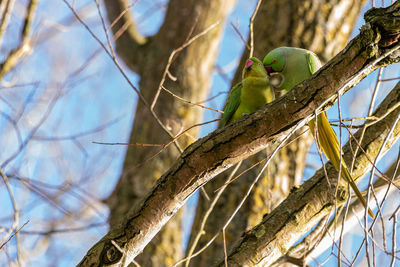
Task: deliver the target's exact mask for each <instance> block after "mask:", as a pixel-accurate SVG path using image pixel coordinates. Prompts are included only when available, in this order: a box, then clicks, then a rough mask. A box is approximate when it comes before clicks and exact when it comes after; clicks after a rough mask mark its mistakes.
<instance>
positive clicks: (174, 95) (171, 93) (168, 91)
mask: <svg viewBox="0 0 400 267" xmlns="http://www.w3.org/2000/svg"><path fill="white" fill-rule="evenodd" d="M161 87H162V89H163V90H164V91H166V92H167V93H169V94H170V95H172V96H173V97H176V98H177V99H179V100H181V101H183V102H185V103H188V104H190V105H193V106H198V107H201V108H204V109H209V110H212V111H216V112H219V113H222V114H223V113H224V112H223V111H221V110H218V109H215V108H210V107H206V106H203V105H201V104H197V103H193V102H192V101H189V100H186V99H184V98H183V97H180V96H178V95H176V94H174V93H173V92H171V91H170V90H168V89H167V88H165V87H164V85H162V86H161Z"/></svg>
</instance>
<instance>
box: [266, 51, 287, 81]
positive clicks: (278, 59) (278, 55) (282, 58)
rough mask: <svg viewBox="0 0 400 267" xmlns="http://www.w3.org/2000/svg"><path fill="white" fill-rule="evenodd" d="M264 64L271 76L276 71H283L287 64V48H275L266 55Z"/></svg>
mask: <svg viewBox="0 0 400 267" xmlns="http://www.w3.org/2000/svg"><path fill="white" fill-rule="evenodd" d="M263 64H264V68H265V70H266V71H267V73H268V75H269V76H271V74H273V73H274V72H282V71H283V69H284V67H285V64H286V53H285V50H284V49H282V48H275V49H274V50H272V51H271V52H269V53H268V54H267V55H266V56H265V58H264V60H263Z"/></svg>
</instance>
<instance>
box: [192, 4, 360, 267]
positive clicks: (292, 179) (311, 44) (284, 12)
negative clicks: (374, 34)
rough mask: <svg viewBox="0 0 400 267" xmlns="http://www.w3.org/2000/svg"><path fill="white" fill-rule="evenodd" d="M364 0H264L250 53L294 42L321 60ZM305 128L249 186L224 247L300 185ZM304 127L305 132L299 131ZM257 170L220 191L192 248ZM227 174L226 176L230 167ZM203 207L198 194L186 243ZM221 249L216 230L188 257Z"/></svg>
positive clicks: (205, 261) (344, 36)
mask: <svg viewBox="0 0 400 267" xmlns="http://www.w3.org/2000/svg"><path fill="white" fill-rule="evenodd" d="M364 2H365V1H362V0H342V1H332V0H327V1H313V0H311V1H297V0H284V1H282V0H279V1H278V0H277V1H263V2H262V4H261V6H260V9H259V11H258V13H257V16H256V19H255V22H254V44H255V47H254V55H255V56H257V57H259V58H260V59H262V58H263V57H264V56H265V54H266V53H267V52H268V51H270V50H271V49H273V48H275V47H280V46H295V47H302V48H306V49H309V50H312V51H314V52H316V53H317V54H318V55H319V56H320V57H321V59H323V60H324V61H326V60H328V59H330V58H331V57H332V56H334V55H335V54H337V53H338V52H339V51H340V50H341V49H343V47H344V46H345V45H346V43H347V41H348V38H349V35H350V33H351V29H352V28H353V26H354V23H355V21H356V19H357V17H358V15H359V12H360V9H361V7H362V5H363V4H364ZM248 56H249V52H248V50H245V51H244V53H243V55H242V58H241V65H240V66H243V64H244V62H245V60H246V59H247V58H248ZM240 75H241V68H238V71H237V72H236V74H235V78H234V79H233V82H232V84H236V82H238V80H239V79H240ZM307 129H308V128H307V127H305V128H303V129H300V130H299V131H298V133H296V134H295V136H294V137H293V138H292V140H291V141H290V142H288V143H289V144H288V145H286V146H285V147H283V148H282V149H281V150H280V151H279V152H278V154H277V155H276V156H275V157H274V158H273V160H272V161H271V162H270V165H269V167H268V169H267V171H266V173H265V176H264V178H263V179H262V180H260V182H259V183H258V184H257V186H256V187H255V188H254V190H253V192H252V194H251V195H250V196H249V198H248V200H247V201H246V203H245V204H244V206H243V208H242V209H241V210H240V211H239V213H238V214H237V216H236V217H235V219H234V220H233V221H232V223H231V225H230V226H229V227H228V228H227V230H226V231H225V232H226V238H225V241H226V243H227V244H226V245H227V247H228V249H229V247H230V246H231V245H232V242H233V241H234V240H236V239H237V237H239V236H240V235H241V233H242V232H244V231H246V230H248V229H251V228H252V227H254V226H255V225H256V224H257V223H259V222H260V221H261V219H262V216H263V214H265V213H268V212H270V211H272V210H273V209H274V208H275V207H276V206H277V205H278V204H279V203H280V202H281V201H282V200H283V199H284V198H286V196H287V195H288V194H289V192H290V189H291V188H292V187H293V186H296V185H299V184H300V181H301V178H302V176H303V171H304V167H305V162H306V155H307V151H308V148H309V146H310V145H311V144H312V142H313V138H312V136H311V134H310V133H309V132H308V131H307ZM305 131H307V132H306V133H304V132H305ZM265 157H266V155H265V153H260V155H258V156H257V157H253V158H252V159H251V160H247V161H245V162H244V163H243V164H242V167H241V170H240V171H239V173H240V172H241V171H243V170H245V169H247V168H249V167H250V166H251V165H253V164H254V163H255V162H257V161H259V160H261V159H263V158H265ZM259 171H260V168H254V169H252V170H251V171H249V172H247V173H246V174H244V175H243V176H242V177H241V178H240V179H239V180H237V181H236V182H234V183H232V184H231V185H230V186H229V187H228V188H227V189H226V190H225V192H224V194H223V195H222V196H221V200H220V201H219V203H218V205H216V206H215V208H214V211H213V213H212V215H211V216H210V218H209V219H208V223H207V224H206V227H205V229H204V230H205V234H204V236H203V237H202V239H201V240H200V242H199V243H198V245H197V248H200V247H202V246H204V245H205V244H206V243H207V242H208V241H209V239H210V238H212V237H213V236H214V235H215V234H216V233H217V232H218V231H219V230H220V228H221V227H222V226H223V225H224V224H225V222H226V220H227V218H228V217H229V216H230V215H231V214H232V212H233V210H234V209H235V208H236V206H237V205H238V203H239V202H240V200H241V198H242V197H243V195H244V194H245V191H246V190H247V188H248V186H249V184H250V183H251V181H253V179H254V178H255V177H256V176H257V174H258V172H259ZM226 175H229V172H227V173H226V174H225V176H226ZM225 180H226V178H223V177H218V182H213V183H209V184H207V185H206V186H205V188H206V191H207V192H208V194H209V195H213V193H214V192H215V190H216V189H217V188H219V187H220V186H221V183H223V181H225ZM208 207H209V201H208V200H206V199H205V198H204V197H203V196H200V198H199V204H198V206H197V209H196V217H195V220H194V224H193V228H192V234H191V238H190V242H189V246H190V244H192V243H193V239H194V237H195V236H196V235H197V233H198V229H199V228H200V224H201V220H202V218H203V216H204V213H205V212H206V210H207V209H208ZM222 254H223V239H222V235H221V236H220V237H219V238H218V239H216V240H215V241H214V243H213V244H212V245H211V246H209V248H208V249H206V250H205V251H204V252H203V253H202V254H200V255H199V256H197V257H196V258H194V259H192V260H191V262H192V263H193V266H211V265H212V264H215V262H216V260H217V259H218V258H220V256H221V255H222Z"/></svg>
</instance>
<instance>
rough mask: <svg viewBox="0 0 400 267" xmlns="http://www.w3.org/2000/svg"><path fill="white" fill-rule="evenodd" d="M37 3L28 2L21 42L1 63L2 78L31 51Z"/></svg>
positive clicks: (0, 75)
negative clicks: (32, 29)
mask: <svg viewBox="0 0 400 267" xmlns="http://www.w3.org/2000/svg"><path fill="white" fill-rule="evenodd" d="M36 5H37V0H30V2H29V4H28V8H27V9H28V10H27V13H26V17H25V21H24V25H23V28H22V31H21V42H20V44H19V45H18V47H17V48H15V49H13V50H11V51H10V53H9V54H8V55H7V57H6V59H5V60H4V61H3V62H2V63H0V80H1V79H2V78H3V76H4V75H5V74H7V73H8V72H9V71H10V70H12V69H13V68H14V67H15V65H17V63H18V62H19V60H20V59H21V58H22V57H23V56H24V55H26V54H27V53H28V52H30V50H31V47H30V38H29V35H30V32H31V25H32V21H33V17H34V14H35V9H36Z"/></svg>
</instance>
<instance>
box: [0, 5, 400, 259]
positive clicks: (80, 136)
mask: <svg viewBox="0 0 400 267" xmlns="http://www.w3.org/2000/svg"><path fill="white" fill-rule="evenodd" d="M26 2H27V1H26V0H19V1H17V2H16V4H15V13H13V14H12V16H11V18H10V27H9V29H8V30H7V32H6V33H5V37H4V39H3V44H2V46H1V48H0V60H3V59H4V57H5V55H6V54H7V52H8V51H9V49H10V48H12V47H14V46H15V45H16V44H17V41H18V35H17V34H16V33H18V32H19V29H20V27H21V17H23V16H24V14H25V13H24V12H25V9H24V7H25V6H26ZM376 2H377V3H376V4H377V6H378V7H379V5H382V2H381V1H379V3H378V1H376ZM386 2H387V5H389V4H390V3H389V2H388V1H386ZM166 4H167V1H161V0H159V1H145V0H142V1H138V2H137V4H136V5H135V6H134V7H133V8H132V9H131V10H132V13H133V17H134V18H135V21H136V22H137V26H138V28H139V29H140V32H141V33H143V34H146V35H152V34H154V33H156V32H157V30H158V28H159V26H160V25H161V23H162V22H163V16H164V13H165V8H166ZM255 4H256V1H254V0H252V1H250V0H238V1H237V5H236V7H235V9H234V10H233V12H232V13H231V15H230V16H229V18H228V20H227V23H226V28H225V32H224V37H223V41H222V44H221V47H220V52H219V55H218V62H217V64H218V65H219V66H221V67H222V69H223V70H224V72H225V73H224V75H220V74H218V73H217V71H215V72H214V75H213V77H212V90H211V93H210V97H212V96H216V95H219V96H218V97H216V98H213V100H212V101H210V102H208V103H207V106H210V107H213V108H218V109H222V108H223V105H224V101H225V99H226V96H227V92H228V91H229V87H230V83H229V80H230V79H231V78H232V77H233V74H234V72H235V71H236V68H237V66H238V62H239V59H240V57H241V53H242V51H243V49H244V44H243V42H242V41H241V39H240V38H239V36H238V34H237V33H236V32H235V31H234V29H233V27H232V26H230V23H233V24H234V25H235V26H236V27H237V28H238V29H239V31H240V32H241V34H242V35H243V36H247V35H248V30H249V18H250V16H251V14H252V12H253V10H254V7H255ZM73 6H74V8H75V9H76V10H78V12H79V14H80V15H81V17H82V18H83V19H84V20H85V22H86V23H87V24H88V25H89V27H90V29H91V30H92V31H93V32H94V33H95V34H96V36H97V37H99V38H100V40H102V42H104V43H105V40H106V39H105V35H104V31H103V28H102V26H101V21H100V17H99V13H98V11H97V9H96V6H95V4H94V1H89V0H84V1H74V2H73ZM370 7H371V1H369V3H368V4H367V5H366V6H365V7H364V9H363V12H362V14H363V13H364V12H365V11H366V10H368V9H369V8H370ZM101 13H102V14H103V15H104V16H105V10H104V9H103V7H102V9H101ZM363 24H364V20H363V18H362V15H361V16H360V17H359V19H358V22H357V24H356V27H355V28H354V30H353V34H352V37H354V36H355V35H357V34H358V33H359V29H360V27H361V26H362V25H363ZM33 33H34V35H33V39H34V41H35V43H36V45H35V47H34V49H33V50H32V52H31V54H29V55H28V56H27V57H25V58H24V59H23V61H22V62H21V63H20V64H19V65H18V67H17V68H16V69H15V70H13V71H12V72H10V73H9V74H8V75H7V76H6V77H5V78H4V79H3V81H2V83H1V84H0V115H1V116H0V132H1V133H2V134H1V136H0V147H1V148H3V149H2V152H3V153H0V166H1V169H2V170H3V171H4V172H5V173H7V174H16V176H18V177H19V178H18V179H17V178H16V177H14V176H12V175H11V176H10V177H9V178H10V184H11V186H12V190H13V194H14V196H15V197H16V200H17V203H18V208H19V209H20V211H21V213H20V223H19V224H20V225H22V224H24V223H26V222H28V223H27V225H26V226H25V227H24V228H23V230H24V231H28V232H30V234H22V235H21V243H22V244H23V245H22V247H23V249H24V250H25V253H27V254H28V255H30V256H29V259H30V262H29V264H28V266H70V265H75V264H77V263H78V262H79V261H80V259H81V258H82V257H83V256H84V254H85V253H86V251H87V250H88V249H89V248H90V247H91V246H92V245H93V244H94V243H95V242H96V241H97V240H98V239H99V238H101V237H102V236H103V235H104V234H105V233H106V232H107V230H108V226H107V224H106V222H107V216H108V210H107V208H106V206H105V205H104V204H102V203H101V202H98V201H96V200H97V199H105V198H107V196H108V195H109V194H110V193H111V192H112V190H113V188H114V186H115V184H116V182H117V179H118V177H119V175H120V172H121V168H122V164H123V158H124V154H125V150H126V147H125V146H104V145H99V144H94V143H93V142H110V143H113V142H128V139H129V132H130V128H131V125H132V121H133V119H134V114H135V107H136V102H137V96H136V94H135V92H134V91H133V90H132V88H130V86H129V84H128V83H127V82H126V81H125V80H124V79H123V77H122V75H121V73H120V72H119V71H118V69H117V68H116V66H115V65H114V64H113V62H112V60H111V59H110V58H109V57H108V56H107V55H106V53H105V52H104V50H103V49H102V48H101V46H100V45H99V43H98V42H97V41H96V40H94V38H93V37H92V36H91V35H90V34H89V33H88V31H87V30H86V29H85V28H84V27H83V26H82V25H81V24H80V23H79V22H77V21H76V20H75V19H74V17H73V15H72V13H71V11H70V10H69V9H68V8H67V6H66V5H65V3H64V2H63V1H61V0H57V1H39V4H38V8H37V14H36V19H35V22H34V25H33ZM255 45H257V44H255ZM267 52H268V51H266V53H267ZM255 56H258V57H263V56H264V55H255ZM125 71H126V73H127V74H128V77H129V79H130V81H132V82H133V84H134V85H135V86H138V81H139V77H138V76H137V75H136V74H135V73H133V72H131V71H129V70H128V69H127V68H125ZM399 74H400V69H399V67H398V65H393V66H390V67H388V68H386V69H385V70H384V73H383V78H393V77H398V76H400V75H399ZM376 78H377V72H374V73H373V74H371V75H369V76H368V77H367V78H366V79H364V80H363V81H362V82H361V83H360V84H359V85H358V86H357V87H356V88H354V89H352V90H351V91H350V92H349V93H347V94H345V95H344V96H343V97H342V98H341V110H342V117H343V118H352V117H361V116H365V115H366V113H367V108H368V104H369V101H370V96H371V94H372V91H373V89H374V87H375V82H376ZM226 79H228V81H227V80H226ZM396 82H397V81H393V82H385V83H383V84H382V86H381V88H380V91H379V94H378V98H377V104H378V103H380V101H381V100H382V99H383V98H384V97H385V96H386V95H387V93H388V92H389V91H390V90H391V88H392V87H393V85H394V84H395V83H396ZM52 99H57V101H55V104H54V105H52V104H51V103H52V102H53V101H52ZM328 115H329V118H330V119H331V120H335V119H337V118H338V108H337V105H335V106H333V107H332V108H331V109H330V110H329V111H328ZM218 117H219V114H218V113H216V112H213V111H210V110H206V111H205V116H204V121H210V120H214V119H216V118H218ZM44 119H45V120H44ZM42 120H44V122H43V124H41V126H40V127H39V128H38V129H35V126H36V125H37V124H38V123H40V122H41V121H42ZM12 122H15V124H13V123H12ZM216 126H217V125H216V123H214V124H209V125H207V126H204V127H202V128H201V136H205V135H207V134H208V133H210V132H212V131H213V130H215V128H216ZM33 129H35V130H34V131H33ZM335 131H337V129H335ZM31 136H33V138H29V137H31ZM26 140H28V141H26ZM346 140H347V136H346V135H345V134H344V132H343V142H345V141H346ZM25 142H27V143H26V146H25V147H24V148H23V150H22V151H19V147H20V144H21V143H22V144H25ZM398 149H399V147H398V145H395V146H394V147H393V148H392V150H391V152H390V153H388V154H387V155H386V156H385V157H384V159H383V160H381V162H380V164H379V165H378V167H379V168H382V169H383V170H384V169H385V168H386V167H387V166H388V164H390V163H391V162H392V160H393V159H394V158H396V157H397V151H398ZM16 152H19V153H16ZM14 155H16V156H14ZM307 163H309V165H317V166H320V164H321V163H320V159H319V156H318V154H317V153H316V149H315V146H314V145H313V148H312V150H311V151H310V153H309V156H308V159H307ZM314 172H315V169H313V168H311V167H308V168H306V171H305V175H304V177H305V179H307V178H308V177H310V176H311V175H312V174H313V173H314ZM23 178H29V179H25V180H24V179H23ZM364 186H365V184H364ZM361 187H362V188H363V184H361ZM397 197H398V194H397ZM196 200H197V196H196V195H195V196H193V197H192V198H190V199H189V201H188V205H187V207H186V208H185V215H184V216H183V217H184V218H185V229H186V232H187V231H189V230H190V222H191V218H192V216H191V215H192V214H193V211H194V205H195V203H196ZM0 203H1V209H2V212H1V213H0V227H9V226H10V222H11V221H12V214H13V212H12V206H11V204H10V199H9V195H8V193H7V191H6V189H5V187H4V186H3V184H1V186H0ZM84 203H90V205H89V208H87V206H85V205H83V204H84ZM390 205H392V206H393V207H394V208H396V206H395V205H396V202H395V201H393V202H391V203H389V204H388V211H390V210H391V209H392V208H393V207H391V206H390ZM84 207H86V208H85V209H84ZM77 210H80V211H81V213H79V216H77V215H76V214H75V211H77ZM92 224H94V225H95V227H91V228H90V229H88V230H85V231H74V232H70V231H68V232H65V233H58V234H55V235H51V236H46V235H43V234H32V232H41V231H47V230H48V229H49V228H51V227H56V228H57V229H63V228H64V229H70V228H79V227H86V226H88V225H92ZM186 237H187V235H186V236H184V237H183V239H184V240H185V241H186V239H187V238H186ZM362 237H363V232H362V231H361V228H360V229H355V230H354V234H353V235H348V236H347V237H346V239H345V240H346V242H345V248H344V249H345V251H346V253H349V255H350V257H351V254H352V253H354V251H353V250H352V245H355V244H359V243H360V242H361V240H362V239H361V238H362ZM6 250H7V253H8V254H9V256H10V257H11V258H13V257H15V240H12V241H11V242H10V243H9V245H8V246H7V248H6ZM330 254H331V251H330V250H327V251H326V252H325V253H324V255H322V256H321V257H320V258H318V261H319V262H322V261H324V259H325V258H329V260H328V262H327V263H326V266H336V262H335V259H334V258H333V257H329V255H330ZM360 258H362V257H360ZM387 259H388V257H386V258H382V261H384V262H382V263H386V261H387ZM357 263H358V264H359V266H363V264H365V263H363V262H361V261H358V262H357ZM316 265H317V263H316V262H313V263H312V266H316ZM0 266H8V260H7V255H6V253H4V252H3V251H1V252H0ZM383 266H386V265H383Z"/></svg>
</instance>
